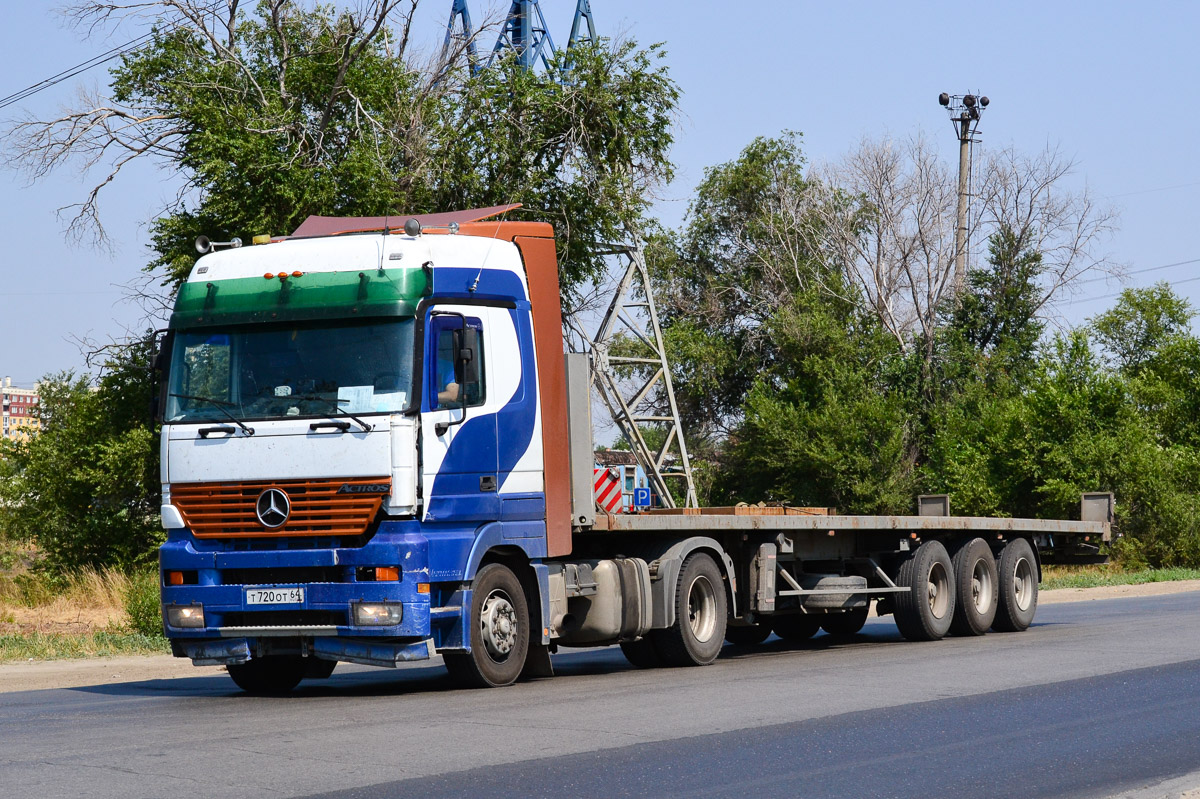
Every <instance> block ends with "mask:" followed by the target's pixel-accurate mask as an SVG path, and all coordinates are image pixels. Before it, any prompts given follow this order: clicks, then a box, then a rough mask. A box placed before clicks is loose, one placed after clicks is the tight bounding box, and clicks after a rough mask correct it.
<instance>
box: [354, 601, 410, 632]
mask: <svg viewBox="0 0 1200 799" xmlns="http://www.w3.org/2000/svg"><path fill="white" fill-rule="evenodd" d="M351 607H352V608H353V610H354V624H355V626H357V627H394V626H395V625H397V624H399V623H400V622H401V621H402V620H403V619H404V606H403V605H401V604H400V603H399V602H355V603H354V604H353V605H351Z"/></svg>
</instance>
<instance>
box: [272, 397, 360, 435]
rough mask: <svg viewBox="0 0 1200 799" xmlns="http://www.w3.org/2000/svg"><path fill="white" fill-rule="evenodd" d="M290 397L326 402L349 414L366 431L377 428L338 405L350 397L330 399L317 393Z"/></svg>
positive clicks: (336, 409)
mask: <svg viewBox="0 0 1200 799" xmlns="http://www.w3.org/2000/svg"><path fill="white" fill-rule="evenodd" d="M290 399H296V400H309V401H311V402H323V403H325V404H326V405H328V406H329V407H331V408H333V409H334V410H335V411H337V412H338V413H340V414H342V415H343V416H349V417H350V418H351V419H353V420H354V421H356V422H358V426H359V427H361V428H362V429H363V432H364V433H369V432H371V431H372V430H374V429H375V427H374V425H369V424H367V423H366V422H364V421H363V420H362V419H359V418H358V417H357V416H355V415H354V414H352V413H350V411H348V410H345V409H344V408H342V407H341V406H340V405H338V403H339V402H349V401H350V400H348V399H338V400H332V399H329V398H328V397H321V396H318V395H316V394H300V395H292V396H291V397H290Z"/></svg>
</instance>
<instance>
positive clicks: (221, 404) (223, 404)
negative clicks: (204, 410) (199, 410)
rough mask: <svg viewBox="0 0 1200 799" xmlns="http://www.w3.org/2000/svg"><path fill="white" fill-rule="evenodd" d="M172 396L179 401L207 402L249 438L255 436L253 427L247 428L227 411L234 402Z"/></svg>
mask: <svg viewBox="0 0 1200 799" xmlns="http://www.w3.org/2000/svg"><path fill="white" fill-rule="evenodd" d="M171 396H172V397H178V398H179V399H185V400H195V401H196V402H207V403H208V404H209V405H212V406H213V407H214V408H216V409H217V410H218V411H220V412H221V413H223V414H225V415H226V416H228V417H229V418H230V420H232V421H233V423H234V424H236V425H237V426H238V427H240V428H242V430H243V432H245V433H246V435H248V436H252V435H254V428H253V427H247V426H246V423H245V422H243V421H242V420H241V419H239V418H237V417H236V416H234V415H233V414H232V413H230V412H229V411H227V410H225V407H226V406H228V407H230V408H232V407H233V403H232V402H226V401H225V400H219V399H213V398H212V397H197V396H194V395H192V394H171Z"/></svg>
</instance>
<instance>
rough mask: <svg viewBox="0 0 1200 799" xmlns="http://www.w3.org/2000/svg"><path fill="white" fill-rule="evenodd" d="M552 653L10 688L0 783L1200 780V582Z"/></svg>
mask: <svg viewBox="0 0 1200 799" xmlns="http://www.w3.org/2000/svg"><path fill="white" fill-rule="evenodd" d="M555 667H556V669H557V670H558V673H559V676H558V677H556V678H554V679H551V680H540V681H536V682H530V683H523V684H520V685H516V686H513V687H511V688H506V689H501V690H490V691H463V690H455V689H453V688H452V687H451V685H450V684H449V682H448V680H447V679H446V678H445V677H444V672H443V670H442V669H441V667H440V665H414V666H410V667H408V668H402V669H398V670H395V671H391V670H376V669H359V668H353V667H345V666H343V667H339V669H338V672H337V673H336V674H335V675H334V677H333V678H332V679H331V680H329V681H326V682H321V683H308V684H305V685H304V686H302V688H301V690H300V691H299V692H298V693H297V694H296V695H295V696H292V697H289V698H285V699H264V698H251V697H247V696H244V695H242V694H240V693H239V692H237V691H236V689H235V688H234V687H233V684H232V683H231V682H229V681H228V679H227V678H225V677H196V678H188V679H178V680H154V681H147V682H138V683H125V684H117V685H106V686H97V687H92V688H77V689H62V690H48V691H35V692H24V693H20V692H18V693H10V694H5V695H0V796H3V797H14V799H15V798H16V797H35V798H36V799H51V798H52V797H60V796H61V797H78V796H87V797H109V796H111V797H162V796H177V795H191V796H201V797H294V796H338V797H401V796H419V797H422V799H433V797H441V796H521V797H524V796H547V797H548V796H554V797H556V798H560V797H575V796H596V797H615V796H689V797H690V796H737V797H751V796H776V795H778V796H788V797H909V796H912V797H917V796H920V797H937V796H947V797H950V796H971V797H989V796H1002V795H1003V796H1006V797H1011V796H1020V797H1023V799H1026V798H1032V797H1106V796H1113V795H1117V794H1127V795H1130V796H1137V797H1147V798H1148V797H1152V796H1163V795H1166V793H1167V790H1166V788H1165V787H1164V786H1168V785H1170V786H1174V790H1175V791H1176V795H1177V792H1178V790H1179V789H1180V788H1181V787H1183V788H1186V787H1193V788H1200V593H1188V594H1176V595H1171V596H1165V597H1150V598H1138V599H1116V600H1104V601H1096V602H1084V603H1074V604H1063V605H1050V606H1045V607H1042V608H1041V609H1040V610H1039V612H1038V618H1037V622H1036V623H1035V626H1034V627H1033V628H1032V629H1030V630H1029V631H1027V632H1025V633H1021V634H1008V635H1001V634H990V635H988V636H985V637H984V638H980V639H947V640H945V641H940V642H936V643H926V644H910V643H907V642H904V641H902V640H901V639H900V638H899V636H898V634H897V633H896V632H895V627H894V626H893V625H892V623H891V620H890V619H872V620H871V621H870V622H869V623H868V625H867V627H866V628H865V629H864V631H863V633H862V634H860V635H859V636H856V637H855V638H854V639H853V640H852V642H850V643H845V644H835V643H833V642H832V641H831V640H830V639H828V637H827V636H824V635H820V636H818V637H817V638H815V639H813V641H812V642H810V643H809V644H808V645H807V646H805V647H803V648H796V649H792V648H788V647H787V646H785V645H784V644H783V643H782V642H780V641H777V640H775V639H772V640H771V641H768V642H767V644H765V645H764V646H762V647H759V648H757V649H754V650H747V649H735V648H733V647H727V648H726V651H725V653H724V654H723V656H722V658H721V659H719V660H718V661H717V663H715V664H714V665H712V666H709V667H706V668H700V669H675V670H660V671H635V670H633V669H631V668H630V667H629V666H627V664H626V663H625V661H624V659H623V658H622V657H621V655H620V652H619V651H618V650H616V649H615V648H611V649H599V650H586V651H577V652H564V653H561V654H559V655H557V656H556V657H555ZM1191 775H1195V777H1194V782H1195V784H1194V785H1191V783H1190V782H1189V780H1191ZM1164 781H1167V782H1164ZM1156 786H1157V787H1156Z"/></svg>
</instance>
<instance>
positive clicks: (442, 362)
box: [421, 305, 500, 523]
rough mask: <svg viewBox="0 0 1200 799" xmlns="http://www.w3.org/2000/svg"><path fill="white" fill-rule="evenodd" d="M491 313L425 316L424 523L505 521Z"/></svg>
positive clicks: (444, 310)
mask: <svg viewBox="0 0 1200 799" xmlns="http://www.w3.org/2000/svg"><path fill="white" fill-rule="evenodd" d="M487 311H488V309H487V308H483V307H479V306H469V305H468V306H455V305H439V306H435V307H433V308H431V309H430V310H429V311H427V313H426V316H425V319H424V322H425V324H424V330H425V335H424V345H423V359H424V364H423V371H422V397H421V409H422V413H421V456H422V457H421V470H422V477H423V479H422V486H423V489H424V500H425V501H424V506H425V513H424V519H425V521H430V522H459V521H461V522H472V523H474V522H480V521H491V520H495V519H498V518H499V517H500V516H499V514H500V500H499V497H498V494H497V491H498V488H499V486H498V482H497V477H498V475H497V463H498V456H497V449H498V447H497V435H496V412H495V408H494V407H492V406H493V405H494V401H493V400H492V398H491V397H490V396H489V391H488V388H489V366H488V350H489V346H488V341H489V335H488V332H489V325H488V324H487V320H488V313H487Z"/></svg>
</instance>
